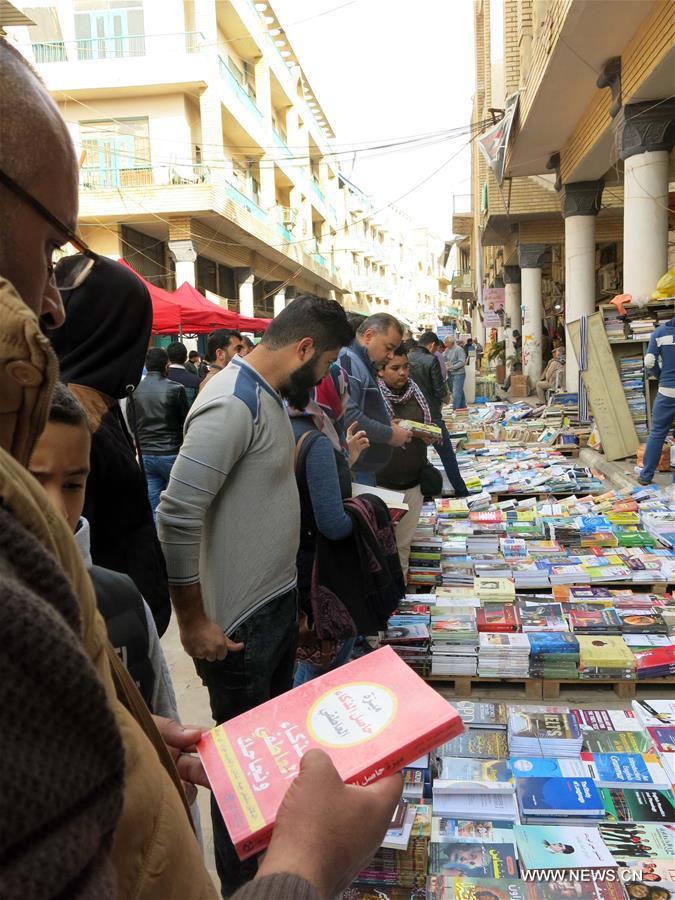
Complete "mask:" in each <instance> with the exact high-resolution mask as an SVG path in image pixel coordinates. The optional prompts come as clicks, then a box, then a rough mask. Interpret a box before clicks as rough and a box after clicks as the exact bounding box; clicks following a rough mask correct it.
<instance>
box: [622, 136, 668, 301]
mask: <svg viewBox="0 0 675 900" xmlns="http://www.w3.org/2000/svg"><path fill="white" fill-rule="evenodd" d="M623 179H624V189H623V190H624V194H623V290H624V293H626V294H632V295H633V298H634V299H639V300H645V299H647V298H648V297H649V296H650V295H651V294H652V292H653V291H654V290H655V289H656V282H657V281H658V280H659V278H660V277H661V276H662V275H664V274H665V272H666V269H667V268H668V151H667V150H655V151H653V152H650V153H649V152H648V153H639V154H637V155H635V156H630V157H629V158H628V159H627V160H626V161H625V162H624V170H623Z"/></svg>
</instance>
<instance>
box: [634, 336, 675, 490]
mask: <svg viewBox="0 0 675 900" xmlns="http://www.w3.org/2000/svg"><path fill="white" fill-rule="evenodd" d="M645 370H646V371H647V373H650V370H652V373H653V374H654V375H657V376H658V379H659V390H658V393H657V395H656V400H655V401H654V406H653V408H652V427H651V431H650V432H649V439H648V441H647V446H646V448H645V455H644V459H643V464H642V465H643V467H642V471H641V472H640V474H639V476H638V481H639V482H640V484H649V483H650V482H651V480H652V478H653V477H654V471H655V469H656V467H657V465H658V464H659V460H660V458H661V450H662V448H663V442H664V441H665V439H666V436H667V435H668V432H669V431H670V429H671V428H672V427H673V421H674V420H675V318H673V319H671V320H670V322H666V323H665V325H659V327H658V328H657V329H656V330H655V331H654V332H653V333H652V336H651V337H650V339H649V346H648V347H647V352H646V354H645Z"/></svg>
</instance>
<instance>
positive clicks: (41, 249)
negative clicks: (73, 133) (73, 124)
mask: <svg viewBox="0 0 675 900" xmlns="http://www.w3.org/2000/svg"><path fill="white" fill-rule="evenodd" d="M0 169H2V171H3V172H4V173H5V174H6V175H8V176H9V177H10V178H12V179H13V180H14V181H15V182H16V183H17V184H19V185H20V186H21V187H22V188H24V190H26V191H28V192H29V193H30V194H31V195H32V196H33V197H34V198H35V199H36V200H38V201H39V202H40V203H42V205H43V206H45V207H46V208H47V209H48V210H49V211H50V212H51V213H52V215H54V216H56V217H57V218H58V219H60V220H61V221H62V222H64V223H65V224H66V225H67V226H69V227H71V228H74V227H75V224H76V221H77V160H76V156H75V148H74V147H73V143H72V140H71V139H70V135H69V133H68V129H67V128H66V125H65V122H64V121H63V119H62V118H61V115H60V113H59V111H58V109H57V107H56V104H55V103H54V101H53V100H52V99H51V97H50V96H49V92H48V91H47V89H46V88H45V86H44V85H43V84H42V82H41V81H40V79H39V78H38V76H37V75H36V73H35V72H34V71H33V69H32V68H31V67H30V65H29V64H28V63H27V61H26V60H25V59H24V58H23V57H22V56H21V54H20V53H18V52H17V51H16V50H15V49H14V48H13V47H12V46H11V45H10V44H8V43H7V41H5V40H4V39H2V38H0ZM64 240H65V235H64V234H62V233H61V232H59V230H58V229H56V228H55V227H54V226H53V225H50V224H49V223H47V222H46V221H45V220H44V219H43V218H42V216H40V214H39V213H37V212H36V211H35V210H34V209H33V208H32V207H31V206H30V205H29V204H27V203H26V202H25V201H23V200H21V199H19V198H17V197H16V196H15V195H14V194H12V193H11V191H9V190H8V189H7V188H6V187H4V186H3V185H0V275H2V276H3V277H5V278H7V279H8V280H9V281H11V282H12V284H13V285H14V287H15V288H16V289H17V291H18V292H19V294H20V295H21V297H22V298H23V300H24V302H25V303H26V304H27V305H28V306H30V308H31V309H32V310H33V311H34V312H35V313H36V314H37V315H46V316H48V317H49V316H51V317H52V318H53V319H54V321H55V322H56V323H57V324H58V320H59V319H62V315H63V311H62V307H61V301H60V297H59V294H58V291H56V289H55V288H53V287H50V285H49V272H48V265H49V263H50V262H51V255H52V252H53V250H54V249H55V248H56V247H59V246H61V244H63V242H64Z"/></svg>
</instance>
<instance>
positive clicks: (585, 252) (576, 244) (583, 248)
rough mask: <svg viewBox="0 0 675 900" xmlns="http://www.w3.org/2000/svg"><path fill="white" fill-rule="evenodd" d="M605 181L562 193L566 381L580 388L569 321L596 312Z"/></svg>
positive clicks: (579, 184) (570, 386) (567, 188)
mask: <svg viewBox="0 0 675 900" xmlns="http://www.w3.org/2000/svg"><path fill="white" fill-rule="evenodd" d="M603 188H604V182H603V181H602V180H600V181H577V182H573V183H571V184H566V185H564V187H563V188H562V193H561V210H562V215H563V218H564V219H565V333H566V334H565V355H566V363H565V380H566V383H567V390H568V391H572V392H575V391H577V390H578V387H579V363H578V361H577V358H576V354H575V353H574V347H573V346H572V341H571V340H570V336H569V328H568V326H569V324H570V322H577V321H578V320H579V319H580V318H581V317H582V316H590V315H592V314H593V313H594V312H595V217H596V216H597V214H598V213H599V212H600V207H601V205H602V191H603Z"/></svg>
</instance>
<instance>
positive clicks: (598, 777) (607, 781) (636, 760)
mask: <svg viewBox="0 0 675 900" xmlns="http://www.w3.org/2000/svg"><path fill="white" fill-rule="evenodd" d="M581 758H582V760H583V761H584V762H586V763H588V764H589V767H590V770H591V777H592V778H593V779H594V780H595V782H596V784H597V785H598V786H599V787H607V788H622V787H636V786H641V787H651V788H657V789H659V790H669V789H670V779H669V777H668V775H667V774H666V772H665V771H664V769H663V766H662V765H661V763H660V762H659V759H658V756H657V755H656V754H655V753H582V754H581Z"/></svg>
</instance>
